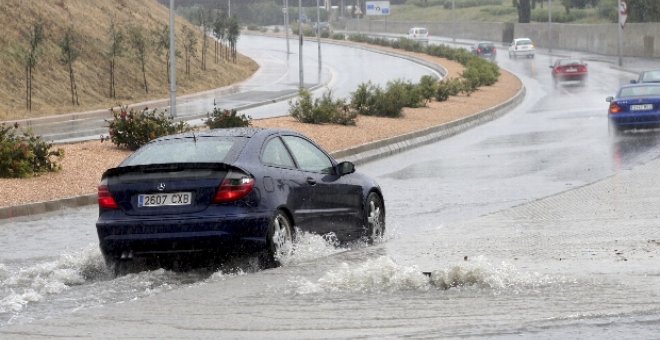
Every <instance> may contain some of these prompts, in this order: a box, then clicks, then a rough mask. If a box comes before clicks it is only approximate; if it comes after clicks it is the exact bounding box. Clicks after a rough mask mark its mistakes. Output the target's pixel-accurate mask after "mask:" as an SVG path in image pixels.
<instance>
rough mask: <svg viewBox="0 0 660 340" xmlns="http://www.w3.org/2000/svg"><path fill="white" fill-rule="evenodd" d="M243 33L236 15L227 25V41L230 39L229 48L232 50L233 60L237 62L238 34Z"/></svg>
mask: <svg viewBox="0 0 660 340" xmlns="http://www.w3.org/2000/svg"><path fill="white" fill-rule="evenodd" d="M240 34H241V28H240V25H239V24H238V20H236V17H231V18H229V23H228V25H227V41H229V48H230V50H231V52H230V53H231V60H232V61H233V62H234V63H235V62H236V53H237V51H236V43H237V42H238V36H239V35H240Z"/></svg>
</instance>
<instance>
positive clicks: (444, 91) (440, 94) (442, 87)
mask: <svg viewBox="0 0 660 340" xmlns="http://www.w3.org/2000/svg"><path fill="white" fill-rule="evenodd" d="M437 86H438V87H437V91H436V93H435V99H436V100H437V101H439V102H444V101H446V100H447V99H449V97H450V96H455V95H458V94H459V93H461V91H462V90H463V83H462V81H461V79H459V78H450V79H443V80H442V81H440V82H439V83H438V85H437Z"/></svg>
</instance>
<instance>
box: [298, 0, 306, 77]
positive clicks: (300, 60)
mask: <svg viewBox="0 0 660 340" xmlns="http://www.w3.org/2000/svg"><path fill="white" fill-rule="evenodd" d="M298 40H299V44H298V80H299V85H298V87H299V88H300V89H303V87H304V84H305V81H304V78H305V76H304V72H303V31H302V1H301V0H298Z"/></svg>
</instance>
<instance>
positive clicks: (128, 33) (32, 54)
mask: <svg viewBox="0 0 660 340" xmlns="http://www.w3.org/2000/svg"><path fill="white" fill-rule="evenodd" d="M212 14H213V15H211V13H210V12H206V11H202V12H198V13H197V18H198V19H197V20H198V21H197V22H196V23H195V24H193V23H190V22H188V21H186V20H184V19H183V18H182V17H178V18H177V20H176V32H177V33H176V36H177V41H176V46H177V50H178V53H177V64H178V65H177V66H178V67H177V69H178V70H184V71H185V72H180V73H179V75H178V77H177V93H178V94H186V93H193V92H199V91H202V90H207V89H212V88H217V87H222V86H226V85H229V84H232V83H235V82H238V81H241V80H243V79H245V78H247V77H249V76H250V75H251V74H252V73H254V71H256V69H257V68H258V66H257V65H256V63H254V62H253V61H252V60H250V59H248V58H245V57H243V56H240V55H239V51H238V50H237V41H238V39H239V35H240V29H239V26H240V25H239V22H238V19H237V18H235V17H232V18H230V17H228V16H227V15H226V13H222V12H213V13H212ZM0 21H2V22H3V34H2V35H0V47H1V48H0V121H4V120H19V119H26V118H34V117H40V116H45V115H53V114H63V113H69V112H81V111H86V110H92V109H102V108H108V107H113V106H117V105H121V104H123V103H131V102H136V101H142V100H150V99H155V98H166V97H167V95H168V93H169V85H168V82H169V27H168V24H169V13H168V8H167V7H165V6H162V5H161V4H159V3H158V2H157V1H156V0H147V1H120V0H97V1H72V0H54V1H22V0H3V1H0ZM198 22H200V23H202V24H201V25H199V26H197V25H196V24H197V23H198ZM205 32H207V33H209V34H213V35H214V36H215V37H217V38H218V39H217V40H216V39H212V38H211V37H209V35H208V34H205ZM183 47H185V53H182V52H184V48H183ZM179 64H180V65H179Z"/></svg>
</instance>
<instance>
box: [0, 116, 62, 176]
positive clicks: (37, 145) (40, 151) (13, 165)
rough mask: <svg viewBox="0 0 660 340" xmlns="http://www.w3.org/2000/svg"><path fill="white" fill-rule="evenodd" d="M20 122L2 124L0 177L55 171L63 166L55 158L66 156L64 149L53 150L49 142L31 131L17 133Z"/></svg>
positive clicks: (0, 134) (0, 126)
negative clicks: (12, 124)
mask: <svg viewBox="0 0 660 340" xmlns="http://www.w3.org/2000/svg"><path fill="white" fill-rule="evenodd" d="M17 131H18V124H15V125H14V126H6V125H5V124H4V123H3V124H1V125H0V177H5V178H25V177H30V176H35V175H37V174H39V173H44V172H55V171H58V170H60V169H61V166H60V165H59V164H58V163H57V161H56V160H53V158H56V159H58V160H59V159H61V158H62V157H64V150H62V149H57V150H55V151H51V148H52V146H53V145H52V144H51V143H47V142H45V141H43V140H42V139H41V137H39V136H34V135H33V134H32V133H31V132H24V133H23V134H22V135H17V134H16V133H17Z"/></svg>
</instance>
